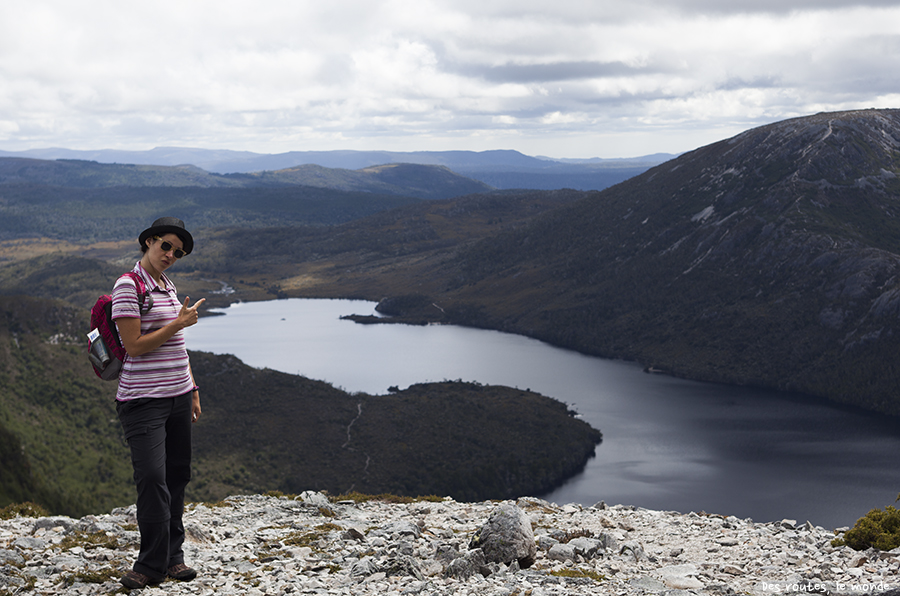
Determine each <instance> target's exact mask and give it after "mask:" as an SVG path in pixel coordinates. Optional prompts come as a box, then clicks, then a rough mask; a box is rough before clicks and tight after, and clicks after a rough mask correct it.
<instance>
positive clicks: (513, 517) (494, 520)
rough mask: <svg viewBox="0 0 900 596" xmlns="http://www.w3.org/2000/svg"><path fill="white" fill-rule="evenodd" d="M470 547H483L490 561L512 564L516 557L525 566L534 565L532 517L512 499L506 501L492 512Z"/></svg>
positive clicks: (534, 547)
mask: <svg viewBox="0 0 900 596" xmlns="http://www.w3.org/2000/svg"><path fill="white" fill-rule="evenodd" d="M469 548H470V549H475V548H480V549H481V550H482V551H483V552H484V557H485V560H486V561H488V562H493V563H503V564H505V565H510V564H511V563H512V562H513V561H516V562H518V564H519V567H520V568H522V569H525V568H527V567H530V566H531V565H532V564H533V563H534V560H535V557H536V555H537V546H536V545H535V543H534V533H533V531H532V529H531V521H530V520H529V519H528V515H526V513H525V512H524V511H522V510H521V509H519V508H518V507H517V506H515V505H513V504H511V503H503V504H501V505H500V506H498V507H497V508H496V509H494V511H493V512H491V515H490V517H489V518H488V520H487V522H486V523H485V524H484V525H483V526H482V527H481V529H480V530H478V532H477V533H476V534H475V537H474V538H473V539H472V542H471V543H470V544H469Z"/></svg>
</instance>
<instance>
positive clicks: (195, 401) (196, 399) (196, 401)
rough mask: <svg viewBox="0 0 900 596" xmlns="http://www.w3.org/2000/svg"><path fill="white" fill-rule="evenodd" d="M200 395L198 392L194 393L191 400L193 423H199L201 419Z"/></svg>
mask: <svg viewBox="0 0 900 596" xmlns="http://www.w3.org/2000/svg"><path fill="white" fill-rule="evenodd" d="M201 413H202V412H201V411H200V393H199V392H198V391H194V393H193V395H192V398H191V422H197V420H198V419H199V418H200V414H201Z"/></svg>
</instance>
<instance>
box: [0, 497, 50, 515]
mask: <svg viewBox="0 0 900 596" xmlns="http://www.w3.org/2000/svg"><path fill="white" fill-rule="evenodd" d="M19 515H21V516H22V517H46V516H48V515H50V513H49V512H48V511H47V510H46V509H44V508H43V507H41V506H40V505H37V504H35V503H32V502H30V501H27V502H25V503H13V504H11V505H7V506H6V507H4V508H3V509H0V519H12V518H14V517H16V516H19Z"/></svg>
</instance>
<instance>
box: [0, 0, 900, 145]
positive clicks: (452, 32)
mask: <svg viewBox="0 0 900 596" xmlns="http://www.w3.org/2000/svg"><path fill="white" fill-rule="evenodd" d="M4 17H6V18H4V19H3V20H0V149H7V150H11V149H23V148H33V147H46V146H70V147H72V148H80V149H85V148H105V147H117V148H127V149H148V148H151V147H153V146H156V145H181V146H203V147H210V148H231V149H247V150H253V151H264V152H280V151H289V150H294V149H338V148H345V149H396V150H415V149H474V150H483V149H510V148H511V149H519V150H521V151H524V152H526V153H531V154H545V155H559V156H570V157H590V156H595V155H599V156H603V157H617V156H629V155H640V154H647V153H654V152H657V151H668V152H678V151H684V150H688V149H692V148H694V147H696V146H698V145H700V144H705V143H708V142H713V141H716V140H719V139H720V138H724V137H725V136H730V135H732V134H736V133H738V132H740V131H742V130H744V129H746V128H749V127H751V126H755V125H758V124H760V123H762V122H771V121H774V120H778V119H782V118H785V117H793V116H797V115H801V114H803V113H812V112H817V111H822V110H829V109H834V110H837V109H849V108H857V107H870V106H875V107H890V106H891V105H892V104H893V105H896V104H898V103H900V84H898V83H900V81H898V79H900V74H898V73H900V36H898V35H897V33H896V32H895V30H896V25H895V24H896V23H897V22H900V2H874V1H870V2H838V1H835V0H819V1H814V0H799V1H797V2H783V0H782V1H778V2H776V1H774V0H752V1H751V0H736V1H735V2H722V1H721V0H675V1H668V0H667V1H663V0H636V1H635V2H631V3H613V2H606V1H599V0H598V1H591V2H584V1H582V0H558V1H557V2H554V3H552V4H548V3H547V2H546V0H516V1H515V2H513V1H512V0H496V1H492V2H484V1H483V0H391V1H388V0H368V1H363V0H332V1H331V2H328V3H314V2H312V1H311V0H262V1H261V2H260V3H258V4H256V5H254V9H253V10H252V11H250V10H247V9H246V7H245V6H243V5H242V4H241V3H240V2H229V1H224V2H223V1H219V2H213V1H212V0H194V1H192V2H190V3H184V2H180V1H176V0H157V2H155V3H153V4H143V3H142V4H141V5H134V4H128V3H125V4H121V3H120V4H116V5H111V4H109V3H108V2H105V1H103V0H85V1H84V2H83V3H78V4H77V5H73V4H72V3H71V2H66V1H65V0H33V1H32V2H28V3H24V2H23V3H15V4H14V5H12V6H10V7H9V8H8V9H7V7H5V8H4ZM37 48H40V51H37Z"/></svg>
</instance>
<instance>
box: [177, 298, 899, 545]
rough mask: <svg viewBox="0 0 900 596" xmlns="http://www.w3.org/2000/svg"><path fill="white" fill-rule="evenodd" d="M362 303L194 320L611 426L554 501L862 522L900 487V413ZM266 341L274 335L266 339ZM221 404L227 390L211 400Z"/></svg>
mask: <svg viewBox="0 0 900 596" xmlns="http://www.w3.org/2000/svg"><path fill="white" fill-rule="evenodd" d="M374 307H375V304H374V303H371V302H363V301H351V300H301V299H290V300H276V301H270V302H256V303H242V304H236V305H234V306H232V307H230V308H227V309H224V310H222V311H220V312H224V313H225V315H224V316H215V317H212V316H210V317H204V318H203V319H201V321H200V323H199V324H198V325H196V326H195V327H192V328H190V329H189V330H188V345H189V347H190V348H191V349H194V350H203V351H208V352H214V353H219V354H234V355H235V356H237V357H238V358H240V359H241V360H243V361H244V362H245V363H247V364H249V365H251V366H255V367H268V368H272V369H275V370H280V371H283V372H288V373H292V374H299V375H303V376H306V377H309V378H312V379H319V380H324V381H328V382H329V383H331V384H332V385H334V386H336V387H340V388H342V389H344V390H346V391H350V392H365V393H370V394H385V393H387V389H388V387H390V386H393V385H396V386H398V387H400V388H405V387H407V386H409V385H411V384H413V383H421V382H428V381H443V380H456V379H461V380H464V381H477V382H479V383H483V384H493V385H508V386H511V387H518V388H521V389H531V390H533V391H537V392H539V393H542V394H544V395H547V396H550V397H554V398H556V399H558V400H560V401H562V402H565V403H566V404H569V405H570V406H571V407H572V409H574V410H576V411H577V412H578V413H579V414H580V415H581V416H582V417H583V418H584V419H585V420H586V421H587V422H589V423H590V424H591V425H592V426H594V427H595V428H598V429H600V430H601V431H602V432H603V442H602V443H601V444H600V445H599V446H598V447H597V455H596V457H594V458H593V459H592V460H591V461H590V462H589V463H588V465H587V466H586V468H585V470H584V472H583V473H581V474H579V475H578V476H576V477H574V478H572V479H571V480H570V481H569V482H567V483H566V484H565V485H564V486H562V487H560V488H559V489H557V490H555V491H554V492H552V493H550V494H547V495H540V496H541V497H543V498H545V499H547V500H549V501H552V502H556V503H559V504H565V503H573V502H574V503H581V504H583V505H585V506H590V505H593V504H595V503H597V502H598V501H601V500H602V501H605V502H606V503H607V504H610V505H613V504H618V503H621V504H627V505H637V506H640V507H647V508H650V509H660V510H673V511H681V512H688V511H706V512H708V513H720V514H724V515H735V516H737V517H740V518H747V517H750V518H752V519H753V520H755V521H773V520H781V519H783V518H789V519H796V520H797V521H798V522H801V523H802V522H805V521H807V520H809V521H811V522H812V523H813V524H815V525H820V526H824V527H826V528H835V527H840V526H851V525H853V523H854V522H855V521H856V520H857V519H858V518H859V517H861V516H863V515H865V514H866V512H868V511H869V509H872V508H873V507H878V508H884V507H885V506H887V505H891V504H893V503H894V500H895V499H896V498H897V495H898V493H900V473H898V472H900V470H898V465H897V461H898V458H897V454H898V453H900V419H893V418H887V417H883V416H877V415H870V414H866V413H864V412H861V411H858V410H854V409H849V408H840V407H835V406H829V405H826V404H823V403H820V402H818V401H816V400H813V399H810V398H806V397H804V396H800V395H792V394H785V393H778V392H773V391H765V390H759V389H748V388H742V387H732V386H726V385H717V384H709V383H698V382H693V381H686V380H683V379H675V378H671V377H667V376H664V375H654V374H647V373H644V372H643V371H642V370H641V368H640V367H639V366H637V365H635V364H632V363H627V362H621V361H614V360H604V359H601V358H595V357H590V356H584V355H582V354H579V353H577V352H572V351H569V350H563V349H559V348H555V347H552V346H549V345H547V344H544V343H542V342H539V341H536V340H532V339H528V338H525V337H521V336H517V335H511V334H505V333H500V332H496V331H485V330H479V329H468V328H464V327H453V326H428V327H418V326H407V325H360V324H356V323H353V322H352V321H347V320H341V319H340V316H342V315H348V314H374ZM263 338H265V339H264V341H263ZM207 400H208V401H207V403H208V404H209V405H208V406H207V407H214V404H215V401H214V400H215V398H214V397H213V396H209V397H208V398H207Z"/></svg>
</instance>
